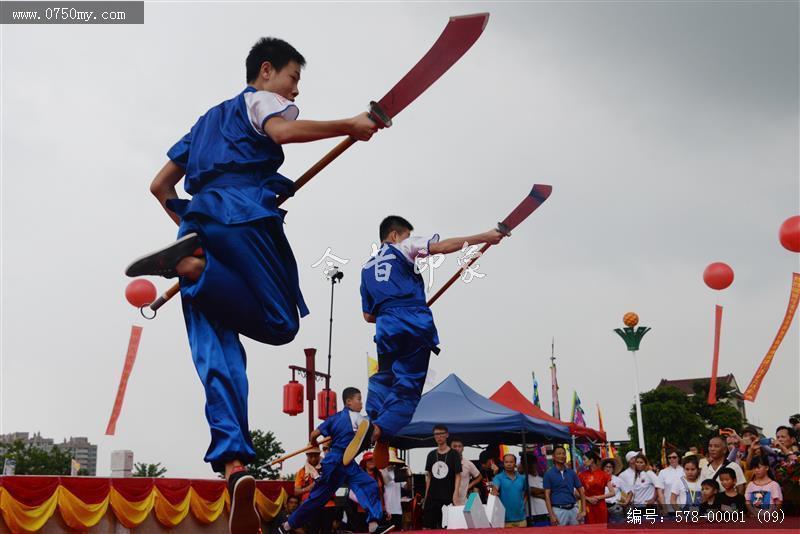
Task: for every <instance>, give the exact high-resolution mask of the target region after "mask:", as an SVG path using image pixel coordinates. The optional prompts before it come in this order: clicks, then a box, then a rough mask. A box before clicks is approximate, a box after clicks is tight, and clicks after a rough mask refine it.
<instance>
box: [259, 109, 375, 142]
mask: <svg viewBox="0 0 800 534" xmlns="http://www.w3.org/2000/svg"><path fill="white" fill-rule="evenodd" d="M264 131H265V133H266V134H267V135H268V136H269V137H270V139H272V140H273V141H275V142H276V143H278V144H279V145H285V144H288V143H307V142H309V141H317V140H319V139H328V138H329V137H341V136H343V135H349V136H350V137H352V138H354V139H356V140H358V141H369V139H370V137H372V134H374V133H375V132H377V131H378V125H377V124H375V123H374V122H372V119H370V118H369V114H368V113H359V114H358V115H356V116H355V117H351V118H349V119H341V120H335V121H308V120H296V121H288V120H286V119H284V118H283V117H281V116H280V115H275V116H273V117H270V118H269V119H267V120H266V122H265V123H264Z"/></svg>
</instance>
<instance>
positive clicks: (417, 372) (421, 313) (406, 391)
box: [343, 215, 503, 468]
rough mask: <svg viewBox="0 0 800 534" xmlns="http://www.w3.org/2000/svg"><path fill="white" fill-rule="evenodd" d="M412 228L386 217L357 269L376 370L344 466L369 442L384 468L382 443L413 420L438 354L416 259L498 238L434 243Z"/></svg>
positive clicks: (386, 456)
mask: <svg viewBox="0 0 800 534" xmlns="http://www.w3.org/2000/svg"><path fill="white" fill-rule="evenodd" d="M412 230H414V227H413V226H411V223H410V222H408V221H407V220H406V219H404V218H402V217H399V216H396V215H391V216H389V217H386V218H385V219H384V220H383V221H382V222H381V224H380V228H379V234H380V239H381V248H380V249H379V250H378V253H377V254H376V255H375V256H374V257H373V258H371V259H370V260H369V261H368V262H367V263H366V264H365V266H364V268H363V269H362V270H361V303H362V311H363V313H364V319H365V320H366V321H367V322H370V323H375V344H376V346H377V352H378V372H377V373H375V374H374V375H372V376H371V377H370V379H369V393H368V395H367V415H368V416H369V418H370V421H369V422H368V421H364V422H363V423H362V424H361V426H360V428H359V429H358V431H357V432H356V435H355V436H354V438H353V441H352V442H351V444H350V446H349V447H348V449H347V450H346V451H345V455H344V459H343V461H344V463H345V464H347V463H349V462H351V461H352V459H353V458H354V457H355V456H356V455H357V454H358V453H359V452H360V451H361V450H363V449H365V448H368V447H369V446H370V445H371V443H377V445H376V447H375V463H376V465H377V466H378V467H379V468H383V467H385V466H386V465H387V464H388V459H389V451H388V447H387V442H388V440H389V439H390V438H392V436H394V435H396V434H397V432H398V431H399V430H400V429H401V428H403V427H404V426H405V425H407V424H408V423H409V421H411V418H412V417H413V416H414V411H415V410H416V409H417V404H419V399H420V396H421V395H422V387H423V386H424V385H425V376H426V375H427V374H428V361H429V360H430V356H431V352H435V353H438V352H439V349H438V345H439V337H438V333H437V331H436V325H434V324H433V314H431V310H430V308H429V307H428V305H427V303H426V299H425V282H424V280H423V278H422V275H421V274H420V272H419V269H415V268H414V265H415V261H416V260H417V258H423V257H425V256H428V255H434V254H449V253H452V252H457V251H459V250H461V249H462V247H463V246H464V243H468V244H469V245H479V244H483V243H491V244H493V245H494V244H497V243H499V242H500V240H501V239H502V238H503V234H501V233H500V232H498V231H497V230H496V229H492V230H489V231H488V232H484V233H482V234H476V235H472V236H467V237H453V238H450V239H445V240H444V241H440V240H439V234H434V235H432V236H421V237H420V236H414V237H412V236H411V232H412Z"/></svg>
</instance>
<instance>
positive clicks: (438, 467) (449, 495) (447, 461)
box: [423, 425, 461, 529]
mask: <svg viewBox="0 0 800 534" xmlns="http://www.w3.org/2000/svg"><path fill="white" fill-rule="evenodd" d="M448 437H450V434H449V433H448V432H447V427H446V426H444V425H436V426H434V427H433V440H434V441H435V442H436V448H435V449H434V450H432V451H431V452H429V453H428V459H427V461H426V462H425V500H424V501H423V503H424V504H423V525H424V527H425V528H432V529H441V528H442V506H447V505H450V504H453V501H454V500H456V499H457V498H458V492H457V489H458V488H459V486H460V485H461V456H460V455H459V454H458V453H457V452H456V451H454V450H453V449H451V448H450V447H449V446H448V445H447V438H448Z"/></svg>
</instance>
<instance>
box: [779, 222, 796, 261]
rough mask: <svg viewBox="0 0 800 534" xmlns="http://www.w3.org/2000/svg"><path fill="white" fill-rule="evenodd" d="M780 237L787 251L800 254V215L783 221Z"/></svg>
mask: <svg viewBox="0 0 800 534" xmlns="http://www.w3.org/2000/svg"><path fill="white" fill-rule="evenodd" d="M778 237H780V240H781V245H783V247H784V248H785V249H786V250H791V251H792V252H800V215H795V216H794V217H789V218H788V219H786V220H785V221H783V224H782V225H781V229H780V232H778Z"/></svg>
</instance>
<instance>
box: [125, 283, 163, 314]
mask: <svg viewBox="0 0 800 534" xmlns="http://www.w3.org/2000/svg"><path fill="white" fill-rule="evenodd" d="M125 298H126V299H128V302H130V304H131V306H136V307H137V308H141V307H142V306H147V305H148V304H150V303H151V302H153V301H154V300H156V286H154V285H153V282H151V281H150V280H144V279H142V278H140V279H138V280H134V281H132V282H131V283H130V284H128V287H126V288H125Z"/></svg>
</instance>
